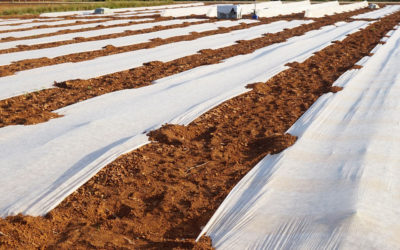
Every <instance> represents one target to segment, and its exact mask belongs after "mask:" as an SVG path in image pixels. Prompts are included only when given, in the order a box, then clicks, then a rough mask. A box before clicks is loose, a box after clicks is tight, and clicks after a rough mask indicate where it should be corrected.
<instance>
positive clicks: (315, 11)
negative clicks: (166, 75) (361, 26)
mask: <svg viewBox="0 0 400 250" xmlns="http://www.w3.org/2000/svg"><path fill="white" fill-rule="evenodd" d="M366 7H368V2H367V1H363V2H360V3H352V4H343V5H338V4H337V5H332V6H323V7H321V8H310V9H308V10H306V12H305V14H304V17H309V18H316V17H323V16H329V15H333V14H338V13H343V12H348V11H354V10H358V9H362V8H366Z"/></svg>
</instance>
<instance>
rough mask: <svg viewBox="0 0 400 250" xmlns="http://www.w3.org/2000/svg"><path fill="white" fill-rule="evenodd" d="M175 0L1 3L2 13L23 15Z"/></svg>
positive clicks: (161, 2)
mask: <svg viewBox="0 0 400 250" xmlns="http://www.w3.org/2000/svg"><path fill="white" fill-rule="evenodd" d="M172 3H173V0H156V1H105V2H90V3H88V2H85V3H81V2H76V3H62V2H57V3H45V4H44V3H40V4H39V3H38V4H33V3H32V4H25V3H17V2H15V3H2V4H0V15H1V16H5V15H23V14H33V15H34V14H41V13H45V12H60V11H76V10H93V9H95V8H99V7H105V8H112V9H115V8H131V7H142V6H156V5H164V4H172Z"/></svg>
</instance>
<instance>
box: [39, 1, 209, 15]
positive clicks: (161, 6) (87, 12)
mask: <svg viewBox="0 0 400 250" xmlns="http://www.w3.org/2000/svg"><path fill="white" fill-rule="evenodd" d="M201 5H204V3H186V4H171V5H160V6H147V7H146V6H145V7H136V8H119V9H112V10H113V11H140V10H160V9H169V8H185V7H191V6H201ZM92 14H93V10H92V11H87V10H86V11H65V12H50V13H42V14H40V16H41V17H59V16H73V15H92Z"/></svg>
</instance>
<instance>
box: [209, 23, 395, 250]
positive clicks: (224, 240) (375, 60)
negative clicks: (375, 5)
mask: <svg viewBox="0 0 400 250" xmlns="http://www.w3.org/2000/svg"><path fill="white" fill-rule="evenodd" d="M388 35H390V36H391V37H390V38H388V39H385V41H386V44H384V45H378V46H377V48H375V49H374V50H373V53H374V55H373V56H372V57H370V58H368V57H367V58H363V59H362V60H361V61H360V62H359V63H358V64H360V65H362V66H363V68H361V69H360V70H358V69H356V70H350V71H348V72H347V73H345V74H344V75H343V76H342V77H341V78H339V79H338V80H337V81H336V83H335V84H334V85H336V86H341V87H344V89H343V90H342V91H340V92H338V93H335V94H333V93H329V94H326V95H324V96H322V97H321V98H319V99H318V100H317V102H316V103H315V104H314V105H312V106H311V108H310V109H309V110H308V111H307V112H306V113H305V114H304V115H303V116H302V117H301V118H300V119H299V120H298V121H297V122H296V123H295V124H294V125H293V126H292V127H291V128H290V129H289V130H288V133H290V134H292V135H294V136H297V137H298V139H297V141H296V143H295V144H294V145H293V146H291V147H290V148H288V149H286V150H285V151H283V152H282V153H280V154H277V155H269V156H267V157H265V158H264V159H263V160H262V161H261V162H259V163H258V164H257V166H255V167H254V168H253V169H252V170H251V171H250V172H249V173H248V174H247V175H246V176H245V177H244V178H243V179H242V180H241V181H240V182H239V183H238V184H237V185H236V187H235V188H234V189H233V190H232V191H231V192H230V194H229V195H228V197H227V198H226V199H225V201H224V202H223V203H222V204H221V206H220V207H219V208H218V210H217V211H216V213H215V214H214V216H213V217H212V218H211V220H210V221H209V222H208V224H207V225H206V226H205V228H204V230H203V232H202V234H203V233H206V234H207V235H209V236H211V238H212V242H213V246H214V247H216V248H217V249H310V250H313V249H360V250H361V249H371V250H372V249H382V250H392V249H400V241H399V229H400V211H399V207H400V196H399V190H400V169H399V166H400V157H399V154H398V153H399V151H400V138H399V135H400V116H399V115H398V114H399V111H400V71H399V66H398V65H400V30H399V29H397V30H395V31H394V32H389V34H388Z"/></svg>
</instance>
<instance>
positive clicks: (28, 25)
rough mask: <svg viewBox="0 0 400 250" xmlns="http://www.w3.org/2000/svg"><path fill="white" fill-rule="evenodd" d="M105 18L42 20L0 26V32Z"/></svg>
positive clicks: (102, 19)
mask: <svg viewBox="0 0 400 250" xmlns="http://www.w3.org/2000/svg"><path fill="white" fill-rule="evenodd" d="M104 20H105V18H96V19H73V20H61V21H53V22H48V21H46V20H42V21H41V22H39V23H24V24H21V25H4V26H0V31H4V30H17V29H27V28H37V27H39V26H42V25H62V24H74V23H75V22H92V21H104ZM1 24H2V23H0V25H1Z"/></svg>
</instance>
